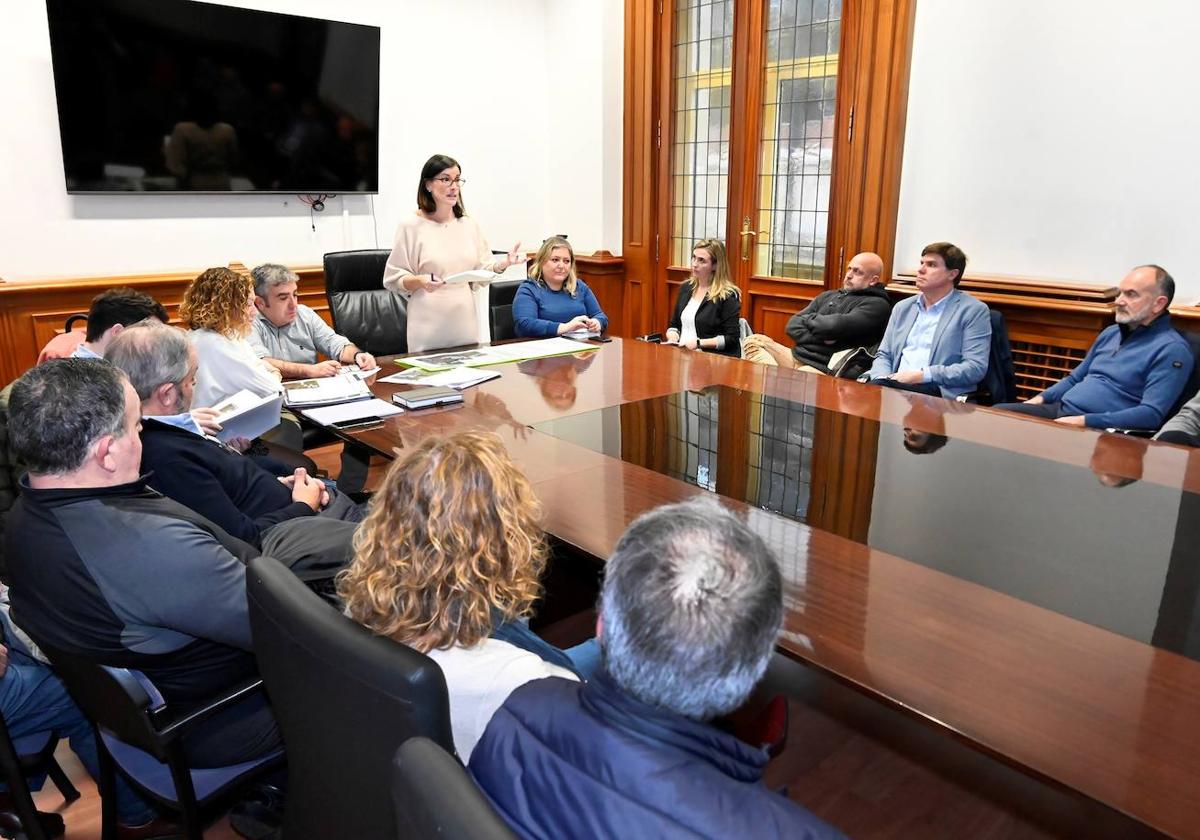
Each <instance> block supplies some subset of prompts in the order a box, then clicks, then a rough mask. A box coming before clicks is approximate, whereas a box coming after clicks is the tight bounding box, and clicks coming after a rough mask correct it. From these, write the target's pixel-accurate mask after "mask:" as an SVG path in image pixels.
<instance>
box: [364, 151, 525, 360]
mask: <svg viewBox="0 0 1200 840" xmlns="http://www.w3.org/2000/svg"><path fill="white" fill-rule="evenodd" d="M461 176H462V168H461V167H460V166H459V165H458V161H456V160H455V159H454V158H452V157H449V156H447V155H434V156H433V157H431V158H430V159H429V160H427V161H426V162H425V166H424V167H422V168H421V180H420V181H419V182H418V183H417V208H418V209H417V212H416V213H415V214H413V215H412V216H410V217H408V218H407V219H405V220H404V221H402V222H400V226H399V227H398V228H397V229H396V242H395V245H394V246H393V247H392V253H391V255H390V256H389V257H388V261H387V268H386V269H384V272H383V286H384V288H385V289H390V290H391V291H393V292H396V293H397V294H399V295H403V296H404V297H405V298H407V300H408V349H409V352H413V353H421V352H424V351H426V350H437V349H440V348H442V347H455V346H458V345H461V344H475V343H477V342H478V337H479V324H478V320H477V318H476V315H475V304H474V299H473V298H472V292H471V288H470V286H469V285H468V284H466V283H463V284H452V285H449V286H447V285H446V283H445V280H444V278H446V277H449V276H452V275H454V274H458V273H459V272H463V271H471V270H472V269H477V268H482V269H487V270H489V271H494V272H496V273H500V272H502V271H504V270H505V269H506V268H508V267H509V266H510V265H512V264H513V263H516V262H520V261H521V258H520V257H519V256H518V253H517V249H518V248H519V247H520V243H519V242H518V243H517V244H516V245H514V246H513V248H512V250H511V251H510V252H509V253H508V254H507V255H506V256H503V257H496V258H493V257H492V251H491V249H490V248H489V247H488V244H487V240H485V239H484V238H483V233H482V232H481V231H480V230H479V225H478V224H476V223H475V220H474V219H472V218H471V217H470V216H468V215H467V214H466V210H465V208H464V207H463V200H462V186H463V184H464V183H465V181H464V179H463V178H462V177H461Z"/></svg>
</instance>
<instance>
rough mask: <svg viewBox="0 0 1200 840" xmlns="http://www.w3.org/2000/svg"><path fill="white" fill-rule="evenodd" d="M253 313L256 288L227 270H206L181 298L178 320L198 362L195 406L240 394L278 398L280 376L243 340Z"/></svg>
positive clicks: (238, 275) (234, 272) (216, 402)
mask: <svg viewBox="0 0 1200 840" xmlns="http://www.w3.org/2000/svg"><path fill="white" fill-rule="evenodd" d="M256 313H257V310H256V309H255V308H254V284H253V283H252V282H251V280H250V278H249V277H248V276H244V275H241V274H238V273H237V272H236V271H233V270H231V269H228V268H210V269H208V270H206V271H205V272H203V273H202V274H201V275H200V276H199V277H197V278H196V279H195V280H193V281H192V282H191V285H189V286H188V287H187V291H185V292H184V293H183V303H181V304H180V305H179V318H180V320H182V321H183V323H184V326H186V327H187V328H188V329H190V330H191V331H192V332H191V339H192V346H193V347H195V348H196V355H197V356H198V357H199V362H200V367H199V370H198V371H197V372H196V389H195V392H194V395H193V400H194V402H195V403H196V405H217V404H218V403H219V402H220V401H221V400H223V399H225V398H226V397H230V396H232V395H234V394H236V393H237V392H238V391H241V390H243V389H245V390H248V391H253V392H254V393H255V394H258V395H259V396H260V397H265V396H267V395H269V394H277V393H279V388H280V386H279V374H278V372H276V371H275V370H274V369H273V368H271V367H269V366H268V365H267V363H266V362H264V361H263V360H262V359H260V358H259V357H258V354H257V353H255V352H254V350H253V349H251V347H250V343H249V342H248V341H247V340H246V338H247V336H249V335H250V328H251V324H253V323H254V317H255V315H256Z"/></svg>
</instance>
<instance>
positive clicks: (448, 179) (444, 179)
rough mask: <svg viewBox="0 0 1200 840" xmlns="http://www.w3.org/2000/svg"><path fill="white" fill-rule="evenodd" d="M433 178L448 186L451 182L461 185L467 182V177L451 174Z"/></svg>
mask: <svg viewBox="0 0 1200 840" xmlns="http://www.w3.org/2000/svg"><path fill="white" fill-rule="evenodd" d="M433 180H435V181H437V182H438V183H439V184H445V185H446V186H447V187H448V186H450V185H451V184H454V185H455V186H457V187H461V186H464V185H465V184H466V183H467V179H466V178H451V177H450V176H449V175H439V176H437V177H436V178H434V179H433Z"/></svg>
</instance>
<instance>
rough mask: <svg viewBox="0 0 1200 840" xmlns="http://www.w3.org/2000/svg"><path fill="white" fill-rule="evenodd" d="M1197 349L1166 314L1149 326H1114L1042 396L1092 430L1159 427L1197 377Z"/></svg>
mask: <svg viewBox="0 0 1200 840" xmlns="http://www.w3.org/2000/svg"><path fill="white" fill-rule="evenodd" d="M1192 364H1193V359H1192V351H1191V348H1190V347H1189V346H1188V343H1187V340H1186V339H1184V337H1183V336H1181V335H1180V334H1179V333H1178V332H1176V331H1175V330H1174V328H1172V326H1171V316H1170V315H1167V314H1165V313H1164V314H1162V315H1160V316H1158V317H1157V318H1155V319H1154V320H1153V321H1152V322H1151V323H1150V325H1149V326H1146V327H1138V328H1135V329H1132V330H1131V329H1129V328H1128V327H1124V326H1121V325H1120V324H1113V325H1112V326H1111V327H1108V328H1107V329H1105V330H1104V331H1103V332H1102V333H1100V335H1098V336H1097V337H1096V341H1095V343H1093V344H1092V347H1091V349H1090V350H1088V354H1087V356H1085V357H1084V359H1083V361H1082V362H1080V363H1079V366H1078V367H1076V368H1075V370H1073V371H1071V373H1070V374H1069V375H1068V376H1067V377H1066V378H1065V379H1063V380H1062V381H1060V382H1057V383H1055V384H1054V385H1051V386H1050V387H1049V388H1047V389H1046V390H1045V391H1043V392H1042V399H1043V400H1045V401H1046V402H1048V403H1053V402H1060V403H1062V407H1063V412H1062V413H1063V414H1066V415H1078V414H1082V415H1083V417H1084V423H1086V424H1087V425H1088V426H1090V427H1092V428H1093V429H1105V428H1108V427H1110V426H1116V427H1118V428H1122V429H1157V428H1158V427H1159V426H1161V425H1162V424H1163V421H1164V420H1166V419H1167V414H1168V413H1169V412H1170V411H1171V408H1172V407H1173V406H1174V405H1175V402H1176V400H1178V399H1179V395H1180V393H1182V392H1183V386H1184V385H1186V384H1187V381H1188V377H1189V376H1191V374H1192Z"/></svg>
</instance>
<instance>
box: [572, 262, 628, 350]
mask: <svg viewBox="0 0 1200 840" xmlns="http://www.w3.org/2000/svg"><path fill="white" fill-rule="evenodd" d="M575 270H576V272H577V273H578V274H579V276H580V277H581V278H582V279H583V281H584V282H585V283H587V284H588V288H590V289H591V290H592V291H593V292H594V293H595V295H596V299H597V300H598V301H599V302H600V308H601V309H603V310H604V314H605V315H607V316H608V332H609V334H610V335H619V336H622V337H630V336H631V333H630V332H629V331H628V330H627V325H628V324H629V321H628V320H627V318H626V313H625V260H624V259H622V258H621V257H614V256H613V255H612V254H611V253H609V252H608V251H596V252H595V253H594V254H591V255H588V256H584V255H582V254H577V255H576V256H575Z"/></svg>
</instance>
